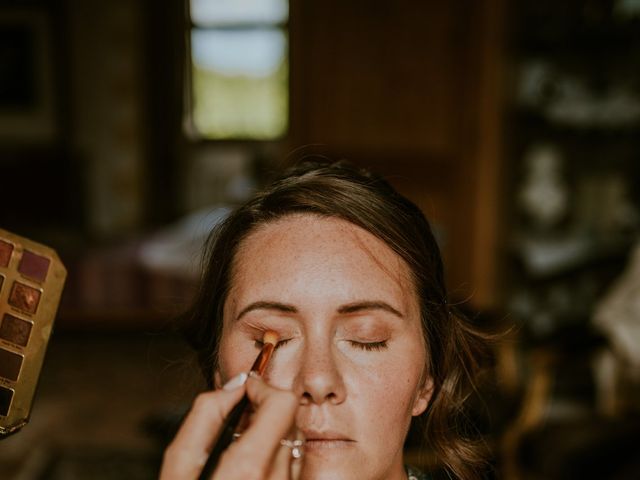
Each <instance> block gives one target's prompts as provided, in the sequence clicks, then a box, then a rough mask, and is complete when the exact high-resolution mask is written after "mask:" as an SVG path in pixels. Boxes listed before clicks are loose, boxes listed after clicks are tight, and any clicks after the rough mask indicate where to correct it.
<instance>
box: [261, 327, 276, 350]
mask: <svg viewBox="0 0 640 480" xmlns="http://www.w3.org/2000/svg"><path fill="white" fill-rule="evenodd" d="M262 343H270V344H271V345H273V346H274V347H275V346H276V345H277V344H278V334H277V333H276V332H274V331H273V330H267V331H266V332H264V336H263V337H262Z"/></svg>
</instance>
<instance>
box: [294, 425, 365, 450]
mask: <svg viewBox="0 0 640 480" xmlns="http://www.w3.org/2000/svg"><path fill="white" fill-rule="evenodd" d="M302 433H303V434H304V437H305V440H306V443H305V449H307V450H309V449H310V450H315V449H328V448H346V447H349V446H351V445H353V444H354V443H355V440H353V439H351V438H349V437H348V436H346V435H344V434H342V433H340V432H337V431H332V430H305V429H303V430H302Z"/></svg>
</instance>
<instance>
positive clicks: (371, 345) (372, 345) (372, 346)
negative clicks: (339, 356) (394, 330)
mask: <svg viewBox="0 0 640 480" xmlns="http://www.w3.org/2000/svg"><path fill="white" fill-rule="evenodd" d="M349 343H350V344H351V345H352V346H354V347H356V348H360V349H362V350H367V351H368V352H371V351H374V350H383V349H385V348H387V341H386V340H383V341H381V342H366V343H365V342H356V341H353V340H349Z"/></svg>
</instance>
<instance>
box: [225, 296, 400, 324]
mask: <svg viewBox="0 0 640 480" xmlns="http://www.w3.org/2000/svg"><path fill="white" fill-rule="evenodd" d="M255 310H275V311H277V312H282V313H298V309H297V308H296V307H294V306H293V305H288V304H286V303H280V302H269V301H264V300H262V301H258V302H253V303H251V304H249V305H247V306H246V307H245V308H243V309H242V311H241V312H240V313H239V314H238V315H237V316H236V321H238V320H240V319H241V318H242V317H243V316H245V315H246V314H247V313H249V312H253V311H255ZM367 310H383V311H385V312H388V313H391V314H393V315H395V316H396V317H399V318H404V315H403V314H402V313H401V312H399V311H398V310H396V309H395V308H393V307H392V306H391V305H389V304H388V303H386V302H383V301H380V300H365V301H361V302H354V303H349V304H347V305H342V306H341V307H339V308H338V313H339V314H341V315H348V314H351V313H359V312H363V311H367Z"/></svg>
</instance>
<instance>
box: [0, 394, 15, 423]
mask: <svg viewBox="0 0 640 480" xmlns="http://www.w3.org/2000/svg"><path fill="white" fill-rule="evenodd" d="M12 399H13V390H11V389H10V388H4V387H0V415H2V416H3V417H6V416H7V414H8V413H9V407H10V406H11V400H12Z"/></svg>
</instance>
